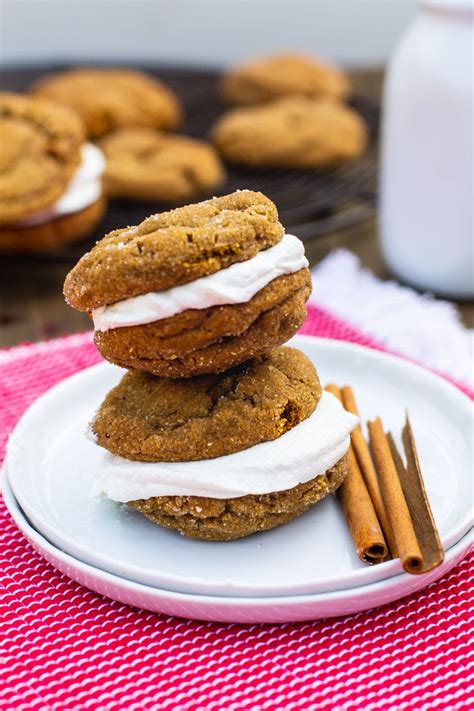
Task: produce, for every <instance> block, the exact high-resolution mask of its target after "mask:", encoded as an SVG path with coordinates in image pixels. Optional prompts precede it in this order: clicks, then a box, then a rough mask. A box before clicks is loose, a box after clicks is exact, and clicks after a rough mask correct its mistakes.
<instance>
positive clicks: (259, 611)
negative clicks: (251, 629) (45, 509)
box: [3, 482, 472, 624]
mask: <svg viewBox="0 0 474 711" xmlns="http://www.w3.org/2000/svg"><path fill="white" fill-rule="evenodd" d="M3 495H4V499H5V503H6V505H7V508H8V510H9V511H10V513H11V515H12V517H13V519H14V520H15V521H16V523H17V525H18V527H19V528H20V529H21V531H23V533H24V534H25V536H26V537H27V538H28V540H29V541H30V543H31V544H32V545H33V547H34V548H35V549H36V550H37V551H38V553H39V554H40V555H42V556H43V557H44V558H46V560H47V561H48V562H49V563H51V564H52V565H53V566H54V567H55V568H58V570H60V571H61V572H62V573H64V574H65V575H67V576H68V577H70V578H72V579H73V580H76V581H77V582H78V583H81V585H85V586H86V587H88V588H90V589H91V590H94V591H95V592H97V593H100V594H101V595H104V596H105V597H109V598H112V600H118V601H119V602H122V603H125V604H127V605H133V606H134V607H138V608H142V609H144V610H151V611H152V612H160V613H163V614H165V615H176V616H178V617H188V618H191V619H196V620H211V621H214V622H237V623H249V624H258V623H274V622H276V623H284V622H297V621H301V620H317V619H320V618H323V617H338V616H341V615H350V614H354V613H356V612H362V611H363V610H368V609H370V608H373V607H378V606H380V605H385V604H387V603H390V602H393V601H394V600H398V599H399V598H401V597H403V596H404V595H409V594H410V593H413V592H416V591H417V590H420V589H421V588H423V587H425V586H426V585H429V584H430V583H432V582H434V581H435V580H438V578H440V577H442V576H443V575H445V574H446V573H448V572H449V571H450V570H451V568H453V567H454V566H455V565H457V563H459V562H460V561H461V560H462V559H463V558H464V557H465V556H466V555H467V553H468V552H469V549H470V547H471V545H472V535H471V533H470V532H469V533H468V534H466V535H465V536H464V537H463V538H462V539H461V540H460V541H458V542H457V543H456V544H455V545H454V546H453V547H452V548H450V549H449V550H448V551H447V552H446V557H445V560H444V562H443V564H442V565H441V566H440V567H439V568H436V569H435V570H432V571H431V572H430V573H426V574H425V575H407V574H406V573H401V574H400V575H396V576H394V577H392V578H390V579H389V580H383V581H381V582H378V583H372V584H369V585H363V586H361V587H358V588H355V589H352V590H340V591H337V592H327V593H320V594H315V595H294V596H282V597H254V598H250V597H217V596H211V595H190V594H187V593H179V592H172V591H169V590H162V589H160V588H155V587H150V586H147V585H142V584H140V583H135V582H133V581H130V580H125V579H124V578H121V577H119V576H117V575H112V574H111V573H107V572H105V571H103V570H100V569H98V568H94V567H93V566H91V565H87V564H86V563H82V562H81V561H79V560H76V559H75V558H73V557H72V556H70V555H68V554H67V553H64V552H63V551H61V550H59V548H56V547H55V546H53V545H52V544H51V543H49V541H47V540H46V539H45V538H44V537H43V536H41V535H40V534H39V533H38V532H37V531H36V530H35V529H34V528H33V527H32V526H31V525H30V523H29V522H28V520H27V518H26V517H25V515H24V514H23V512H22V511H21V509H20V507H19V505H18V503H17V501H16V499H15V497H14V496H13V493H12V491H11V489H10V487H9V485H8V482H5V483H4V491H3Z"/></svg>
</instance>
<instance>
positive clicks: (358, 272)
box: [311, 249, 474, 387]
mask: <svg viewBox="0 0 474 711" xmlns="http://www.w3.org/2000/svg"><path fill="white" fill-rule="evenodd" d="M312 274H313V281H314V285H313V294H312V296H311V301H312V302H313V303H314V304H315V305H319V306H321V307H322V308H324V309H327V310H328V311H330V312H331V313H333V314H334V315H335V316H338V317H339V318H341V319H343V320H345V321H347V322H348V323H350V324H352V325H353V326H354V327H356V328H358V329H359V330H361V331H363V332H364V333H366V334H367V335H369V336H372V337H373V338H374V339H376V340H378V341H379V342H380V343H382V344H384V345H386V346H387V347H388V348H390V349H391V350H393V351H397V352H398V353H400V354H403V355H406V356H408V357H410V358H413V359H414V360H417V361H418V362H420V363H423V364H425V365H427V366H429V367H430V368H433V369H435V370H438V371H440V372H443V373H445V374H446V375H451V376H452V377H453V378H456V379H457V380H459V381H461V382H463V383H465V384H466V385H469V386H471V387H473V386H474V367H473V365H474V364H473V346H474V338H473V331H470V330H469V329H467V328H465V327H464V326H463V325H462V323H461V319H460V317H459V313H458V311H457V309H456V307H455V306H454V305H453V304H450V303H448V302H446V301H440V300H437V299H434V298H433V297H432V296H431V295H429V294H418V293H417V292H416V291H414V290H413V289H410V288H409V287H406V286H401V285H400V284H398V283H397V282H395V281H381V280H380V279H377V277H375V276H374V275H373V274H372V273H371V272H370V271H368V270H367V269H362V268H361V266H360V263H359V260H358V259H357V257H356V256H355V255H354V254H352V253H351V252H348V251H347V250H343V249H341V250H336V251H334V252H332V253H331V254H329V255H328V256H327V257H326V259H324V260H323V261H322V262H321V263H320V264H318V266H317V267H316V268H315V269H314V270H313V272H312Z"/></svg>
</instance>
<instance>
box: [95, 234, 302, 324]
mask: <svg viewBox="0 0 474 711" xmlns="http://www.w3.org/2000/svg"><path fill="white" fill-rule="evenodd" d="M307 266H308V260H307V259H306V257H305V254H304V245H303V243H302V242H301V240H299V239H298V238H297V237H295V236H294V235H284V236H283V237H282V239H281V240H280V241H279V242H278V243H277V244H275V245H274V246H273V247H269V248H268V249H264V250H262V251H261V252H258V254H256V255H255V257H252V258H251V259H248V260H247V261H245V262H238V263H237V264H232V265H231V266H230V267H227V268H226V269H221V270H220V271H218V272H214V274H209V275H208V276H205V277H201V278H200V279H195V280H194V281H191V282H189V283H188V284H181V285H180V286H175V287H173V288H172V289H167V290H166V291H159V292H150V293H148V294H141V295H140V296H134V297H133V298H131V299H125V300H124V301H118V302H117V303H115V304H110V305H109V306H100V307H99V308H97V309H94V311H93V312H92V318H93V320H94V328H95V330H96V331H108V330H109V329H110V328H120V327H123V326H138V325H140V324H145V323H152V322H153V321H159V320H160V319H164V318H169V317H170V316H175V315H176V314H179V313H181V312H182V311H187V310H188V309H207V308H209V307H211V306H220V305H222V304H242V303H244V302H246V301H250V299H251V298H252V297H254V296H255V294H256V293H257V292H258V291H260V289H263V287H264V286H266V285H267V284H269V283H270V282H271V281H273V279H276V278H277V277H279V276H283V275H284V274H293V273H294V272H297V271H299V270H300V269H303V267H307Z"/></svg>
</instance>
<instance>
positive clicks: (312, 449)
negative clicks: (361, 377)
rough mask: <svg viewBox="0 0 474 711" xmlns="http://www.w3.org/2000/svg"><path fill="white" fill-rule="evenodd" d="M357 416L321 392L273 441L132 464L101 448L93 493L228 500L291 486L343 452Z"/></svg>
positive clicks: (311, 476)
mask: <svg viewBox="0 0 474 711" xmlns="http://www.w3.org/2000/svg"><path fill="white" fill-rule="evenodd" d="M358 421H359V419H358V418H357V417H355V416H354V415H351V414H350V413H348V412H346V411H345V410H344V408H343V407H342V405H341V404H340V402H339V401H338V400H337V398H335V397H334V396H333V395H331V394H330V393H327V392H325V391H323V395H322V397H321V400H320V401H319V403H318V406H317V408H316V409H315V411H314V412H313V414H312V415H311V416H310V417H308V418H307V419H306V420H303V422H300V423H299V424H298V425H296V427H293V428H292V429H291V430H289V431H288V432H285V434H283V435H282V436H281V437H279V438H278V439H275V440H272V441H271V442H262V443H261V444H257V445H255V446H254V447H250V448H249V449H244V450H243V451H241V452H236V453H235V454H228V455H226V456H225V457H217V458H216V459H205V460H202V461H199V462H156V463H155V462H151V463H149V462H132V461H129V460H127V459H123V458H122V457H116V456H114V455H112V454H110V453H109V452H106V451H104V452H103V458H102V461H101V462H100V466H99V467H98V471H99V478H98V480H97V482H96V484H95V485H94V489H93V492H92V493H93V495H96V496H97V495H101V494H106V495H107V496H108V497H109V498H110V499H113V500H114V501H120V502H126V501H132V500H134V499H149V498H150V497H152V496H207V497H212V498H215V499H227V498H234V497H239V496H246V495H247V494H268V493H271V492H274V491H283V490H285V489H291V488H293V487H295V486H297V485H298V484H301V483H303V482H306V481H309V480H310V479H314V478H315V477H316V476H318V475H320V474H324V472H325V471H327V470H328V469H330V468H331V467H332V466H334V464H336V462H337V461H338V460H339V459H341V457H342V456H343V455H344V454H345V453H346V452H347V449H348V447H349V441H350V437H349V435H350V432H351V431H352V430H353V429H354V427H355V426H356V425H357V423H358Z"/></svg>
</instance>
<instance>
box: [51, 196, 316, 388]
mask: <svg viewBox="0 0 474 711" xmlns="http://www.w3.org/2000/svg"><path fill="white" fill-rule="evenodd" d="M307 266H308V262H307V260H306V257H305V256H304V248H303V245H302V243H301V242H300V241H299V240H298V239H297V238H296V237H293V236H291V235H285V234H284V229H283V227H282V225H281V224H280V222H279V220H278V213H277V210H276V207H275V205H274V204H273V203H272V202H271V200H269V199H268V198H266V197H265V196H264V195H262V194H261V193H255V192H252V191H248V190H244V191H238V192H236V193H233V194H232V195H227V196H224V197H220V198H213V199H212V200H207V201H205V202H202V203H198V204H196V205H188V206H186V207H183V208H178V209H176V210H171V211H169V212H164V213H161V214H159V215H153V216H152V217H149V218H148V219H147V220H145V221H144V222H142V223H141V224H140V225H138V226H136V227H131V228H126V229H122V230H116V231H115V232H112V233H110V234H109V235H107V236H106V237H105V238H104V239H103V240H101V241H100V242H98V243H97V245H96V246H95V247H94V248H93V249H92V250H91V251H90V252H89V253H87V254H86V255H84V257H82V259H81V260H80V261H79V262H78V264H77V265H76V266H75V267H74V268H73V270H72V271H71V272H70V273H69V274H68V276H67V278H66V281H65V285H64V294H65V297H66V300H67V301H68V302H69V304H70V305H71V306H73V307H74V308H77V309H79V310H81V311H86V312H88V313H90V314H91V316H92V317H93V319H94V325H95V330H96V345H97V346H98V348H99V350H100V351H101V353H102V354H103V355H104V357H105V358H107V359H108V360H110V361H112V362H114V363H117V364H118V365H121V366H123V367H127V368H135V369H138V370H145V371H149V372H151V373H155V374H156V375H162V376H168V377H190V376H193V375H198V374H201V373H210V372H218V371H221V370H225V369H227V368H229V367H231V366H233V365H236V364H238V363H240V362H242V361H244V360H248V359H249V358H252V357H254V356H257V355H260V354H261V353H264V352H266V351H268V350H270V349H271V348H274V347H276V346H278V345H281V344H282V343H284V342H285V341H286V340H288V338H290V337H291V336H292V335H293V334H294V333H295V331H296V330H297V329H298V328H299V326H300V325H301V323H302V322H303V320H304V318H305V314H306V310H305V303H306V300H307V299H308V297H309V294H310V291H311V276H310V273H309V270H308V268H307Z"/></svg>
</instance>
